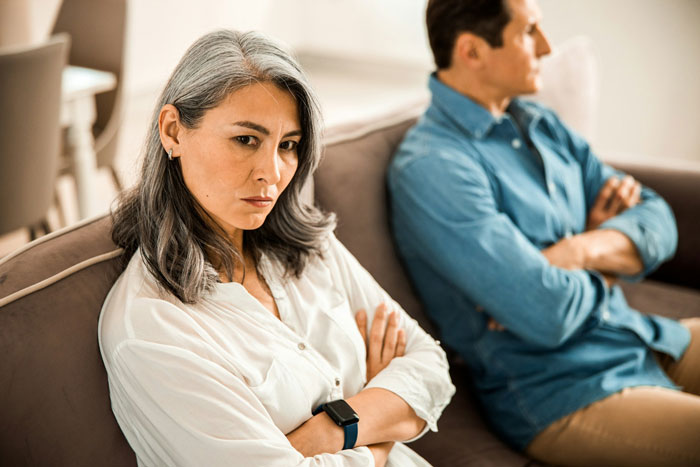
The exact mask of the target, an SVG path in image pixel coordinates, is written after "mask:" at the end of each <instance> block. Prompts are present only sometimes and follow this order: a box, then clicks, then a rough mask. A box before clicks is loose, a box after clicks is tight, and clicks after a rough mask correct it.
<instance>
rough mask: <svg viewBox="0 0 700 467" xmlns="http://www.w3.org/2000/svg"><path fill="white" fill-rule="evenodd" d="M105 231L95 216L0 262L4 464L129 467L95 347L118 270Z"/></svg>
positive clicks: (0, 453)
mask: <svg viewBox="0 0 700 467" xmlns="http://www.w3.org/2000/svg"><path fill="white" fill-rule="evenodd" d="M109 228H110V222H109V219H105V218H102V219H100V220H98V221H95V222H90V223H87V224H85V225H83V226H81V227H78V228H73V229H69V230H68V231H63V232H57V233H56V234H53V235H51V236H49V237H44V238H43V239H41V240H39V241H37V242H35V243H32V244H30V245H29V246H28V247H27V248H25V249H24V250H23V251H21V252H19V253H16V254H14V255H12V256H11V257H7V258H5V259H3V260H2V261H0V356H1V357H0V394H2V399H1V401H0V405H1V408H0V413H1V414H2V416H1V417H0V464H2V465H42V466H44V465H45V466H49V465H50V466H68V465H75V466H88V465H100V466H115V467H116V466H129V465H136V458H135V456H134V455H133V453H132V451H131V449H130V448H129V446H128V445H127V444H126V440H125V439H124V437H123V436H122V433H121V431H120V430H119V427H118V426H117V423H116V420H114V417H113V415H112V410H111V407H110V402H109V392H108V389H107V375H106V373H105V370H104V367H103V365H102V359H101V358H100V354H99V349H98V346H97V318H98V316H99V313H100V309H101V306H102V302H103V301H104V298H105V296H106V295H107V292H108V291H109V289H110V288H111V286H112V283H113V282H114V280H116V278H117V276H118V275H119V272H120V267H119V257H118V255H119V253H120V252H119V250H117V248H116V247H115V245H114V244H113V243H112V242H111V240H110V235H109ZM36 284H39V286H38V287H36ZM32 286H34V287H32ZM30 287H31V288H30ZM28 288H29V289H28Z"/></svg>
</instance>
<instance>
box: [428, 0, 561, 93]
mask: <svg viewBox="0 0 700 467" xmlns="http://www.w3.org/2000/svg"><path fill="white" fill-rule="evenodd" d="M540 17H541V14H540V10H539V7H538V5H537V3H536V1H535V0H430V1H429V2H428V8H427V11H426V22H427V28H428V39H429V41H430V46H431V48H432V50H433V56H434V58H435V64H436V65H437V68H438V70H439V71H442V70H450V71H452V72H453V74H456V75H457V76H464V74H465V73H466V74H469V79H470V81H474V80H476V82H477V83H478V85H480V86H484V87H486V88H489V90H490V91H491V93H493V94H496V95H499V97H502V98H509V97H515V96H517V95H520V94H529V93H533V92H536V91H537V90H538V89H539V86H540V77H539V58H540V57H542V56H543V55H546V54H548V53H549V52H550V51H551V49H550V46H549V42H548V41H547V38H546V37H545V35H544V33H543V31H542V30H541V28H540V25H539V21H540ZM455 72H456V73H455Z"/></svg>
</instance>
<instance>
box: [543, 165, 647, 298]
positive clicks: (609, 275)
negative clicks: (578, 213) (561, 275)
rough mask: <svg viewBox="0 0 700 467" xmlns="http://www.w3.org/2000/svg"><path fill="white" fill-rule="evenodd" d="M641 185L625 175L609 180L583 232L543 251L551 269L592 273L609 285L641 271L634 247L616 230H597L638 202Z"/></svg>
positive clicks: (642, 265)
mask: <svg viewBox="0 0 700 467" xmlns="http://www.w3.org/2000/svg"><path fill="white" fill-rule="evenodd" d="M640 194H641V185H640V184H639V182H637V181H635V180H634V178H632V177H631V176H629V175H627V176H625V177H624V178H623V179H622V180H620V179H619V178H617V177H616V176H612V177H610V178H609V179H608V180H607V181H606V182H605V184H604V185H603V187H602V188H601V189H600V192H599V193H598V196H597V198H596V201H595V204H594V205H593V207H592V208H591V211H590V212H589V214H588V221H587V223H586V231H585V232H582V233H580V234H578V235H574V236H572V237H569V238H564V239H562V240H560V241H558V242H557V243H555V244H554V245H552V246H550V247H548V248H545V249H544V250H542V254H543V255H544V256H545V258H547V260H548V261H549V263H550V264H551V265H552V266H557V267H560V268H564V269H569V270H577V269H581V270H595V271H598V272H600V273H601V274H603V276H604V277H605V279H606V281H607V283H608V285H612V283H614V281H615V280H616V276H617V275H625V276H634V275H636V274H639V273H640V272H642V270H643V269H644V264H643V263H642V259H641V257H640V256H639V252H638V251H637V247H636V246H635V245H634V243H633V242H632V240H630V238H629V237H628V236H627V235H625V234H623V233H622V232H620V231H618V230H613V229H598V227H599V226H600V225H601V224H603V223H604V222H605V221H607V220H608V219H611V218H613V217H615V216H617V215H618V214H621V213H622V212H624V211H625V210H627V209H628V208H631V207H633V206H635V205H636V204H638V203H639V201H640Z"/></svg>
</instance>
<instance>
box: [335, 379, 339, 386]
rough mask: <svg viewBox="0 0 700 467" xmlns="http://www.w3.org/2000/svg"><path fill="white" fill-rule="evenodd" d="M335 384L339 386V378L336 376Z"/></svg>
mask: <svg viewBox="0 0 700 467" xmlns="http://www.w3.org/2000/svg"><path fill="white" fill-rule="evenodd" d="M335 385H336V386H340V378H336V379H335Z"/></svg>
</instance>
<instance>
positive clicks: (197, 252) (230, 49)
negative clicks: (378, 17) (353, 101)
mask: <svg viewBox="0 0 700 467" xmlns="http://www.w3.org/2000/svg"><path fill="white" fill-rule="evenodd" d="M256 82H271V83H274V84H275V85H277V86H278V87H280V88H281V89H283V90H286V91H288V92H289V93H290V94H291V95H292V96H293V97H294V99H295V101H296V104H297V108H298V111H299V120H300V123H301V127H302V138H301V141H300V142H299V144H298V146H297V151H298V152H297V153H298V158H299V163H298V167H297V171H296V173H295V174H294V177H293V178H292V180H291V182H290V183H289V185H288V186H287V189H286V190H285V191H284V192H282V194H281V195H280V197H279V199H278V201H277V203H276V205H275V207H274V208H273V209H272V211H271V212H270V214H269V215H268V217H267V219H266V220H265V222H264V224H263V225H262V226H261V227H260V228H258V229H256V230H250V231H246V232H244V245H245V246H244V248H245V249H246V251H249V252H251V253H252V254H253V255H254V257H255V259H256V263H257V260H258V259H259V258H260V254H261V253H262V252H265V254H267V255H270V256H271V257H272V258H273V259H275V260H277V261H279V262H280V264H282V265H283V267H284V269H285V271H286V273H287V274H293V275H295V276H297V277H299V276H300V275H301V273H302V272H303V270H304V267H305V266H306V264H307V262H308V260H309V259H310V257H311V256H312V255H315V254H316V255H320V254H321V244H322V240H323V237H325V235H326V234H327V233H328V231H330V230H331V229H332V228H333V227H334V225H335V218H334V217H333V215H331V214H326V213H323V212H321V211H320V210H319V209H318V208H316V207H314V206H310V205H307V204H305V203H304V202H303V200H302V198H301V190H302V187H303V186H304V183H305V182H306V180H307V179H308V178H309V177H310V175H311V174H312V173H313V171H314V170H315V169H316V167H317V165H318V162H319V159H320V153H321V148H320V145H321V144H320V127H321V125H320V111H319V106H318V102H317V100H316V97H315V96H314V94H313V91H312V90H311V87H310V86H309V83H308V80H307V78H306V77H305V75H304V73H303V71H302V70H301V67H300V66H299V64H298V63H297V62H296V61H295V60H294V58H292V57H291V55H290V54H289V53H287V52H286V51H285V50H283V49H282V48H281V47H280V46H279V45H277V44H275V43H274V42H272V41H271V40H270V39H268V38H266V37H265V36H263V35H261V34H259V33H256V32H236V31H229V30H220V31H214V32H212V33H209V34H207V35H205V36H203V37H201V38H200V39H198V40H197V41H196V42H195V43H194V44H192V46H191V47H190V48H189V49H188V50H187V52H185V55H184V56H183V57H182V59H181V60H180V63H178V65H177V67H175V70H174V71H173V73H172V75H171V76H170V79H169V80H168V83H167V84H166V86H165V89H164V90H163V93H162V94H161V96H160V99H159V100H158V103H157V105H156V107H155V111H154V113H153V118H152V122H151V128H150V130H149V133H148V136H147V138H146V143H145V148H144V154H143V165H142V168H141V178H140V180H139V182H138V183H137V185H136V186H135V187H134V188H132V189H131V190H129V191H127V192H125V193H124V194H123V195H122V196H121V198H120V200H119V204H118V206H117V208H116V209H115V211H114V212H113V214H112V216H113V223H114V225H113V228H112V239H113V240H114V242H115V243H116V244H117V245H119V246H121V247H123V248H124V250H125V252H124V259H125V261H128V259H129V258H130V257H131V256H132V255H133V254H134V253H135V252H136V249H137V248H140V251H141V255H142V257H143V260H144V263H145V265H146V267H147V269H148V270H149V272H150V273H151V274H152V275H153V276H154V277H155V279H156V280H157V282H158V283H159V285H160V286H161V287H162V288H164V289H165V290H168V291H170V292H171V293H173V294H174V295H175V296H177V297H178V298H179V299H180V300H182V301H183V302H185V303H194V302H196V301H198V300H199V299H200V298H201V297H202V295H203V294H204V293H205V292H208V291H210V290H212V288H213V287H214V284H215V283H216V282H217V281H218V278H219V275H218V272H217V269H219V270H223V271H224V272H225V273H226V274H227V276H228V278H229V280H232V278H233V271H234V267H235V264H236V262H242V253H243V252H240V251H238V250H237V249H236V247H235V246H234V245H233V244H232V243H231V242H230V241H229V239H228V237H227V236H226V235H225V233H224V231H223V229H221V228H220V227H219V226H218V225H217V224H216V222H215V221H214V219H212V218H211V217H210V216H209V215H208V214H207V213H206V211H205V210H204V209H203V208H202V206H201V205H200V204H199V203H198V202H197V200H196V199H195V198H194V196H192V194H191V193H190V191H189V190H188V188H187V186H186V185H185V182H184V179H183V176H182V169H181V166H180V162H179V159H175V160H173V161H169V160H168V156H167V154H166V152H165V149H164V148H163V146H162V145H161V141H160V134H159V131H158V115H159V113H160V109H161V108H162V107H163V106H164V105H166V104H172V105H173V106H175V107H176V108H177V110H178V112H179V118H180V122H181V123H182V124H183V125H185V126H186V127H188V128H196V126H197V125H198V123H199V121H200V119H201V118H202V116H203V115H204V113H205V112H206V111H207V110H209V109H211V108H214V107H216V106H217V105H218V104H219V103H220V102H222V101H223V100H224V99H225V98H226V96H228V95H229V94H230V93H232V92H233V91H236V90H238V89H241V88H243V87H245V86H248V85H250V84H253V83H256ZM212 263H214V264H215V266H216V267H215V266H214V265H213V264H212ZM243 264H244V263H243Z"/></svg>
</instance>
